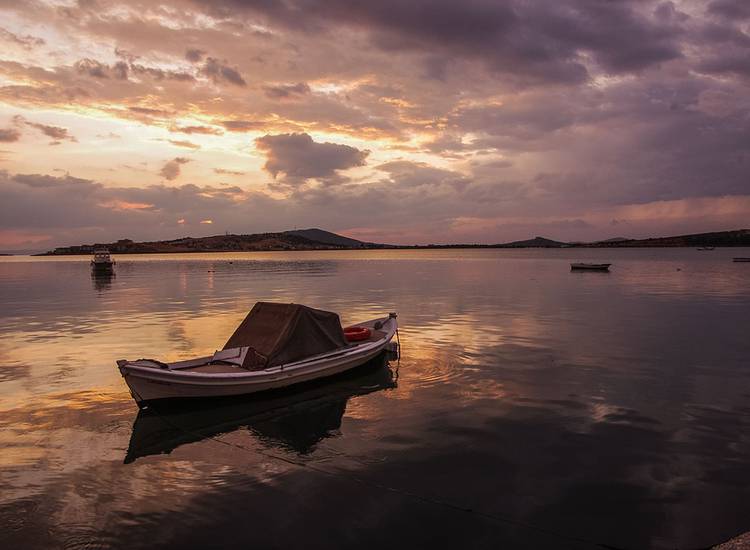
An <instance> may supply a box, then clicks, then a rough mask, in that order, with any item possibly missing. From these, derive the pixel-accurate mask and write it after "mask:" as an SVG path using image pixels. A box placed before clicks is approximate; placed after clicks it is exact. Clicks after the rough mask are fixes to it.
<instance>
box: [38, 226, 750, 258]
mask: <svg viewBox="0 0 750 550" xmlns="http://www.w3.org/2000/svg"><path fill="white" fill-rule="evenodd" d="M702 246H719V247H735V246H748V247H750V229H735V230H731V231H714V232H710V233H694V234H689V235H676V236H671V237H651V238H647V239H625V238H616V239H607V240H603V241H596V242H591V243H580V242H575V243H566V242H562V241H555V240H553V239H548V238H546V237H539V236H537V237H534V238H533V239H526V240H521V241H512V242H509V243H501V244H430V245H388V244H379V243H371V242H364V241H359V240H357V239H352V238H350V237H345V236H343V235H339V234H337V233H332V232H330V231H326V230H324V229H319V228H309V229H294V230H290V231H281V232H276V233H253V234H246V235H235V234H226V235H212V236H209V237H181V238H179V239H171V240H163V241H147V242H134V241H132V240H130V239H120V240H118V241H115V242H112V243H96V244H83V245H77V246H63V247H58V248H55V249H54V250H51V251H48V252H44V253H42V254H39V255H40V256H60V255H76V254H91V253H92V252H93V251H94V249H95V248H107V249H108V250H109V251H110V252H112V253H113V254H167V253H177V252H257V251H275V250H358V249H385V248H388V249H421V248H648V247H702Z"/></svg>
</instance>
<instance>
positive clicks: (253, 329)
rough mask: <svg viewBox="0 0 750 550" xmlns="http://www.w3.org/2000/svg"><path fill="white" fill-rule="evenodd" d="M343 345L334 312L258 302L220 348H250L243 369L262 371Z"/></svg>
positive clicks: (344, 341)
mask: <svg viewBox="0 0 750 550" xmlns="http://www.w3.org/2000/svg"><path fill="white" fill-rule="evenodd" d="M346 345H347V341H346V338H345V337H344V331H343V329H342V328H341V321H340V319H339V316H338V315H337V314H336V313H331V312H330V311H323V310H322V309H313V308H311V307H307V306H303V305H300V304H277V303H273V302H258V303H257V304H255V306H254V307H253V309H251V310H250V313H248V314H247V317H245V320H244V321H242V323H241V324H240V326H239V327H237V330H235V331H234V334H232V336H231V338H229V341H228V342H227V343H226V344H225V345H224V349H230V348H239V347H243V346H250V347H251V349H250V350H249V351H248V353H247V356H246V357H245V361H244V363H243V365H242V366H243V367H245V368H246V369H250V370H258V369H265V368H268V367H273V366H276V365H283V364H286V363H292V362H294V361H299V360H300V359H304V358H305V357H309V356H311V355H317V354H319V353H325V352H327V351H333V350H335V349H338V348H343V347H345V346H346Z"/></svg>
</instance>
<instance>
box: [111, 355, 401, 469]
mask: <svg viewBox="0 0 750 550" xmlns="http://www.w3.org/2000/svg"><path fill="white" fill-rule="evenodd" d="M392 358H393V355H392V354H388V353H383V354H381V355H379V356H378V357H375V358H374V359H372V360H370V361H368V362H367V363H365V364H364V365H362V366H361V367H357V368H356V369H354V370H351V371H349V372H346V373H344V374H341V375H337V376H334V377H330V378H327V379H325V380H319V381H314V382H310V383H304V384H299V385H297V386H294V387H292V388H289V389H285V390H280V391H273V392H266V393H264V394H258V395H255V396H238V397H222V398H214V399H200V400H197V399H183V400H179V401H169V400H165V401H162V402H159V403H157V404H155V405H151V406H150V407H149V408H148V409H142V410H140V411H139V412H138V416H137V417H136V419H135V422H134V423H133V431H132V433H131V436H130V444H129V446H128V451H127V454H126V455H125V461H124V462H125V464H128V463H131V462H133V461H134V460H136V459H137V458H141V457H145V456H149V455H155V454H168V453H171V452H172V451H173V450H175V449H176V448H178V447H180V446H181V445H185V444H187V443H194V442H197V441H202V440H204V439H206V438H209V437H214V436H217V435H220V434H225V433H229V432H233V431H235V430H238V429H241V428H247V429H248V430H250V432H251V433H253V434H254V435H255V436H257V437H258V438H259V439H261V440H263V441H264V442H267V443H270V444H272V445H275V446H277V447H278V446H280V447H283V448H285V449H288V450H291V451H294V452H296V453H299V454H308V453H310V452H311V451H313V450H314V448H315V445H316V444H317V443H318V442H319V441H321V440H323V439H325V438H327V437H330V436H331V435H333V433H332V432H335V431H336V430H338V429H339V428H340V427H341V420H342V418H343V416H344V412H345V411H346V404H347V402H348V400H349V399H350V398H351V397H356V396H362V395H367V394H369V393H373V392H376V391H380V390H386V389H391V388H395V387H396V383H397V379H398V375H397V370H396V372H395V373H394V371H393V370H392V369H391V367H390V365H389V363H388V360H389V359H392Z"/></svg>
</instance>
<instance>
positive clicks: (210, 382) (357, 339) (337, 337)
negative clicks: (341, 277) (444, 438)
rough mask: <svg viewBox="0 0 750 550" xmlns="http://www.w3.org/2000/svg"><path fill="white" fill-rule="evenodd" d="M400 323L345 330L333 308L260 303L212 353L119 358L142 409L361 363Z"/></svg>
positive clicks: (386, 345) (388, 320)
mask: <svg viewBox="0 0 750 550" xmlns="http://www.w3.org/2000/svg"><path fill="white" fill-rule="evenodd" d="M397 328H398V323H397V322H396V314H395V313H390V314H388V316H386V317H380V318H377V319H372V320H369V321H365V322H362V323H358V324H357V325H355V326H353V327H348V328H347V329H342V328H341V323H340V321H339V316H338V315H337V314H335V313H331V312H328V311H323V310H319V309H313V308H310V307H306V306H303V305H299V304H277V303H271V302H258V303H257V304H255V306H254V307H253V309H252V310H251V311H250V313H248V315H247V317H245V320H244V321H243V322H242V323H241V324H240V326H239V327H237V330H235V332H234V334H233V335H232V336H231V337H230V338H229V341H227V343H226V344H225V345H224V348H223V349H222V350H220V351H216V352H215V353H214V354H213V355H208V356H205V357H199V358H197V359H189V360H187V361H177V362H174V363H164V362H161V361H158V360H155V359H138V360H136V361H127V360H124V359H120V360H118V361H117V366H118V368H119V369H120V374H122V376H123V378H124V379H125V382H126V383H127V385H128V387H129V388H130V393H131V395H132V396H133V399H135V401H136V403H138V405H139V406H141V407H143V406H146V404H147V403H148V402H150V401H155V400H159V399H173V398H187V397H203V398H206V397H222V396H229V395H245V394H252V393H257V392H262V391H266V390H273V389H279V388H285V387H288V386H292V385H294V384H299V383H301V382H309V381H311V380H316V379H319V378H324V377H327V376H331V375H334V374H339V373H342V372H345V371H348V370H350V369H353V368H355V367H358V366H360V365H362V364H364V363H366V362H367V361H369V360H370V359H372V358H374V357H376V356H377V355H379V354H381V353H383V352H384V351H386V350H391V349H392V348H393V345H392V344H391V340H392V339H393V336H394V335H395V334H396V330H397ZM347 332H348V333H350V334H352V336H350V337H349V339H348V338H347V337H346V336H345V334H346V333H347Z"/></svg>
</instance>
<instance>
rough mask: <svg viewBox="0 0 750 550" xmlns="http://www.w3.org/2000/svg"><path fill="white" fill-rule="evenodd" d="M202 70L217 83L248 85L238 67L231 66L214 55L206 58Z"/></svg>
mask: <svg viewBox="0 0 750 550" xmlns="http://www.w3.org/2000/svg"><path fill="white" fill-rule="evenodd" d="M200 72H201V74H202V75H204V76H206V77H208V78H210V79H211V80H213V81H214V83H216V84H220V83H223V82H229V83H230V84H234V85H235V86H246V85H247V82H245V79H244V78H242V75H241V74H240V73H239V71H238V70H237V69H234V68H232V67H230V66H229V65H227V64H226V62H224V61H219V60H218V59H216V58H214V57H208V58H206V61H205V63H204V64H203V67H201V70H200Z"/></svg>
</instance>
